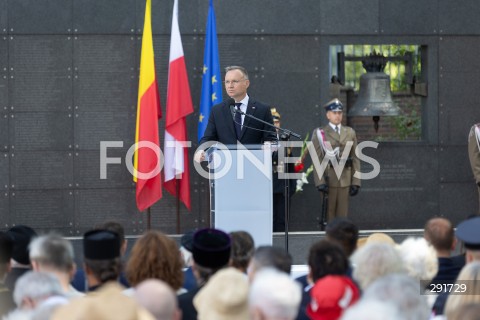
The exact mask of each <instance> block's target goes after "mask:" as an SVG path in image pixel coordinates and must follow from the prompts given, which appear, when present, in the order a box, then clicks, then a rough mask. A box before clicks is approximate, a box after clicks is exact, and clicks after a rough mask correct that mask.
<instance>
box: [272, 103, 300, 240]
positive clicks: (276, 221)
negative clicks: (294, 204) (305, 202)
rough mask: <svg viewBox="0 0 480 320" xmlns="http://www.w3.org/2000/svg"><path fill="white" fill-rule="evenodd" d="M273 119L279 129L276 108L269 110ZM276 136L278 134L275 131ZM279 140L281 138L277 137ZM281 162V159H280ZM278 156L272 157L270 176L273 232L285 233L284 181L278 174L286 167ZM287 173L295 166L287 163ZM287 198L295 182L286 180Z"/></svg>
mask: <svg viewBox="0 0 480 320" xmlns="http://www.w3.org/2000/svg"><path fill="white" fill-rule="evenodd" d="M270 111H271V112H272V117H273V124H274V125H275V127H277V128H280V120H281V116H280V113H278V111H277V109H276V108H271V109H270ZM277 135H279V132H278V130H277ZM278 138H279V139H278V140H281V137H278ZM291 156H292V150H291V148H287V150H286V154H285V157H291ZM280 161H281V159H280ZM280 161H279V159H278V156H276V155H275V154H274V155H273V164H272V167H273V174H272V187H273V232H281V231H285V180H284V179H279V178H278V175H279V173H283V172H286V171H285V169H286V165H285V164H284V163H283V162H281V163H279V162H280ZM287 165H288V173H294V170H295V165H294V164H293V163H288V164H287ZM288 187H289V196H290V197H291V196H292V195H293V194H294V193H295V187H296V180H295V179H288Z"/></svg>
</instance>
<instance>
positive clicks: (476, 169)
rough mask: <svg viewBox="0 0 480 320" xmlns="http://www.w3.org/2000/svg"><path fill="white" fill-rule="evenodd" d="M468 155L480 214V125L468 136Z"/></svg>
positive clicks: (474, 127)
mask: <svg viewBox="0 0 480 320" xmlns="http://www.w3.org/2000/svg"><path fill="white" fill-rule="evenodd" d="M468 155H469V158H470V165H471V166H472V172H473V176H474V177H475V182H476V183H477V189H478V197H479V209H478V210H479V211H478V212H479V213H480V123H478V124H476V125H474V126H473V127H472V129H470V134H469V135H468Z"/></svg>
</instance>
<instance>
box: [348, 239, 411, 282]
mask: <svg viewBox="0 0 480 320" xmlns="http://www.w3.org/2000/svg"><path fill="white" fill-rule="evenodd" d="M351 259H352V264H353V274H352V276H353V279H355V281H357V283H358V284H359V285H360V288H361V289H362V290H365V289H366V288H367V287H368V286H369V285H370V284H371V283H372V282H374V281H375V280H376V279H378V278H381V277H383V276H386V275H388V274H392V273H405V269H404V267H403V262H402V259H401V257H400V255H399V253H398V252H397V250H396V249H395V248H394V247H393V246H392V245H390V244H386V243H378V242H374V243H367V244H365V245H364V246H363V247H361V248H360V249H358V250H357V251H355V253H354V254H353V256H352V258H351Z"/></svg>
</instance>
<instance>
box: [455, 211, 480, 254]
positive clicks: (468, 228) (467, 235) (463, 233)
mask: <svg viewBox="0 0 480 320" xmlns="http://www.w3.org/2000/svg"><path fill="white" fill-rule="evenodd" d="M479 230H480V217H475V218H470V219H467V220H465V221H463V222H462V223H460V224H459V225H458V226H457V231H456V232H455V235H456V236H457V238H458V239H459V240H461V241H463V243H464V244H465V248H467V249H470V250H480V233H479Z"/></svg>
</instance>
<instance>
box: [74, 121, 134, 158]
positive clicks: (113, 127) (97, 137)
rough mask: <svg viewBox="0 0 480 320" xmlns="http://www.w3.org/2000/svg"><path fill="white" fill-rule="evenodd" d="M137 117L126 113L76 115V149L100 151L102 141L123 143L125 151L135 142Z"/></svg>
mask: <svg viewBox="0 0 480 320" xmlns="http://www.w3.org/2000/svg"><path fill="white" fill-rule="evenodd" d="M135 123H136V115H135V114H134V113H126V112H79V113H76V114H75V147H76V148H78V149H80V150H100V141H123V147H124V148H125V149H128V148H130V146H131V145H132V144H133V143H134V141H135Z"/></svg>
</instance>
